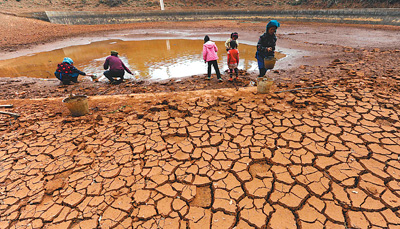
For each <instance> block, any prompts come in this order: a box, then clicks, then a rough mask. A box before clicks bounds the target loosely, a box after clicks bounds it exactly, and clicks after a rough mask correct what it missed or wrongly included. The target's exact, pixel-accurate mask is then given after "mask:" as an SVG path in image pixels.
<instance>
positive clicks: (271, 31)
mask: <svg viewBox="0 0 400 229" xmlns="http://www.w3.org/2000/svg"><path fill="white" fill-rule="evenodd" d="M279 26H280V23H279V22H278V21H276V20H271V21H270V22H268V24H267V26H266V32H265V33H264V34H263V35H261V36H260V38H259V39H258V43H257V52H256V58H257V63H258V69H259V70H260V75H259V76H258V77H264V76H265V73H266V72H267V69H266V68H265V65H264V59H265V58H273V57H275V46H276V40H277V38H276V35H275V33H276V30H277V29H278V28H279Z"/></svg>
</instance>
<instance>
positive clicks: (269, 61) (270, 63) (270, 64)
mask: <svg viewBox="0 0 400 229" xmlns="http://www.w3.org/2000/svg"><path fill="white" fill-rule="evenodd" d="M275 63H276V58H275V57H266V58H264V66H265V68H266V69H273V68H274V67H275Z"/></svg>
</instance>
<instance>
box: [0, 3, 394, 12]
mask: <svg viewBox="0 0 400 229" xmlns="http://www.w3.org/2000/svg"><path fill="white" fill-rule="evenodd" d="M164 4H165V10H178V11H179V10H201V9H218V10H221V9H224V10H228V9H234V10H238V9H246V10H249V9H252V10H254V9H258V10H262V9H264V10H265V9H287V10H288V9H325V8H330V9H337V8H400V0H356V1H349V0H348V1H346V0H269V1H257V0H216V1H208V0H192V1H189V0H164ZM0 8H1V10H0V12H2V13H23V12H35V11H44V10H53V11H68V10H74V11H107V10H112V11H121V10H123V11H125V10H126V11H132V10H138V9H140V10H141V11H152V10H159V9H160V1H158V0H150V1H148V0H0Z"/></svg>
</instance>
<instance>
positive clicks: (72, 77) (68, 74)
mask: <svg viewBox="0 0 400 229" xmlns="http://www.w3.org/2000/svg"><path fill="white" fill-rule="evenodd" d="M73 64H74V61H73V60H72V59H71V58H69V57H65V58H64V60H63V62H62V63H61V64H58V66H57V70H56V71H55V72H54V75H55V76H56V77H57V79H59V80H60V81H61V82H62V84H64V85H69V84H71V82H73V83H77V82H78V76H79V75H84V76H85V75H86V73H84V72H82V71H79V70H78V69H77V68H76V67H75V66H74V65H73Z"/></svg>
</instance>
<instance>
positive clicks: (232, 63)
mask: <svg viewBox="0 0 400 229" xmlns="http://www.w3.org/2000/svg"><path fill="white" fill-rule="evenodd" d="M230 47H231V49H230V50H228V67H229V81H233V79H232V74H233V70H235V74H236V78H235V80H238V79H239V70H238V68H237V67H238V65H239V50H237V43H236V41H235V40H232V41H231V42H230Z"/></svg>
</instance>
